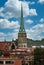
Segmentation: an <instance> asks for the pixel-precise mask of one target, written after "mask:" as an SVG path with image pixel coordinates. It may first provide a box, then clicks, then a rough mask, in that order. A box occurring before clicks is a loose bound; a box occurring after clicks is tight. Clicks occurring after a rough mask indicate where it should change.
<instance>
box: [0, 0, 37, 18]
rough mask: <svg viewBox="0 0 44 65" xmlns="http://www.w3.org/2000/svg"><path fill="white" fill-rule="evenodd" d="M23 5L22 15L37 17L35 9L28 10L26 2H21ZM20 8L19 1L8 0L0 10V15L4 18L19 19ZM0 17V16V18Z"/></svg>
mask: <svg viewBox="0 0 44 65" xmlns="http://www.w3.org/2000/svg"><path fill="white" fill-rule="evenodd" d="M22 4H23V13H24V16H28V15H37V12H36V9H30V8H29V3H28V2H26V1H25V2H22ZM20 8H21V1H19V0H8V1H7V2H6V3H5V6H4V8H1V10H2V11H1V12H0V14H1V15H2V16H3V17H5V18H12V17H19V16H20V10H21V9H20ZM1 15H0V16H1Z"/></svg>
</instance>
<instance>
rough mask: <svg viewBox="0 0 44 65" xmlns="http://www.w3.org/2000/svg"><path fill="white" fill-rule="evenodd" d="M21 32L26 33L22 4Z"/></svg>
mask: <svg viewBox="0 0 44 65" xmlns="http://www.w3.org/2000/svg"><path fill="white" fill-rule="evenodd" d="M19 32H20V33H25V28H24V20H23V7H22V4H21V21H20V30H19Z"/></svg>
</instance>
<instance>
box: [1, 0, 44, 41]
mask: <svg viewBox="0 0 44 65" xmlns="http://www.w3.org/2000/svg"><path fill="white" fill-rule="evenodd" d="M21 3H22V6H23V16H24V25H25V30H26V33H27V38H29V39H33V40H41V39H42V38H44V0H22V1H21V0H0V41H2V40H5V39H6V40H12V39H17V38H18V31H19V27H20V13H21Z"/></svg>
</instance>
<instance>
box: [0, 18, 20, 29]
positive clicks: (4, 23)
mask: <svg viewBox="0 0 44 65" xmlns="http://www.w3.org/2000/svg"><path fill="white" fill-rule="evenodd" d="M0 28H10V29H12V28H19V23H18V21H11V22H10V21H9V20H7V19H0Z"/></svg>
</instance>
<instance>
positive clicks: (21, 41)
mask: <svg viewBox="0 0 44 65" xmlns="http://www.w3.org/2000/svg"><path fill="white" fill-rule="evenodd" d="M18 48H27V37H26V31H25V28H24V20H23V8H22V4H21V21H20V29H19V33H18Z"/></svg>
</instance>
